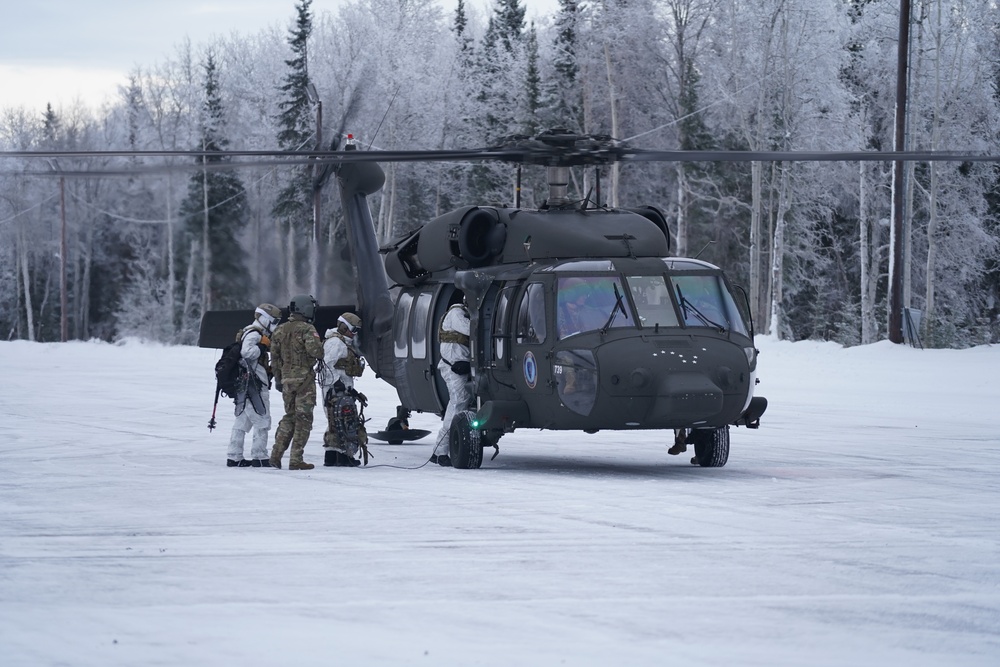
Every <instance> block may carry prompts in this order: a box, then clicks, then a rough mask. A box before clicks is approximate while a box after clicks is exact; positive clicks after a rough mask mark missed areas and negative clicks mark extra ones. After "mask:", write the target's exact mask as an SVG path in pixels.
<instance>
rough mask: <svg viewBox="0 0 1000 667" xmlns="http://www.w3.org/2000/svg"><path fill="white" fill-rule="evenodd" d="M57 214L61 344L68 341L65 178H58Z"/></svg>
mask: <svg viewBox="0 0 1000 667" xmlns="http://www.w3.org/2000/svg"><path fill="white" fill-rule="evenodd" d="M59 213H60V217H61V218H62V224H61V227H62V229H61V230H60V240H59V309H60V311H61V312H60V322H59V331H60V337H61V339H62V342H64V343H65V342H66V341H67V340H69V317H68V315H67V312H66V308H67V305H66V302H67V301H68V299H67V297H66V177H65V176H60V177H59Z"/></svg>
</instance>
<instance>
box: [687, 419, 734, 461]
mask: <svg viewBox="0 0 1000 667" xmlns="http://www.w3.org/2000/svg"><path fill="white" fill-rule="evenodd" d="M688 438H689V440H693V441H694V455H695V457H696V458H697V461H698V465H700V466H701V467H702V468H721V467H722V466H724V465H726V461H728V460H729V427H728V426H723V427H722V428H713V429H695V430H693V431H691V435H689V436H688Z"/></svg>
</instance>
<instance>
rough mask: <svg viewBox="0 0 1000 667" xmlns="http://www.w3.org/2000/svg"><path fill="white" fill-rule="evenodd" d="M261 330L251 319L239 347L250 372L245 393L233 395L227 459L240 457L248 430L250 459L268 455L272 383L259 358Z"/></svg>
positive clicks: (241, 458)
mask: <svg viewBox="0 0 1000 667" xmlns="http://www.w3.org/2000/svg"><path fill="white" fill-rule="evenodd" d="M263 332H264V328H263V326H261V324H260V322H254V323H253V324H251V325H250V326H248V327H246V328H245V329H243V331H242V332H241V334H240V335H241V336H242V339H243V344H242V345H241V346H240V356H242V361H241V362H240V363H243V364H246V367H247V368H248V369H249V371H250V379H249V381H248V382H247V388H246V391H245V392H240V394H239V395H238V396H237V398H236V421H235V422H233V431H232V433H231V434H230V435H229V453H228V458H230V459H231V460H233V461H242V460H243V443H244V440H245V438H246V434H247V432H248V431H251V430H252V431H253V436H252V440H251V444H250V458H251V459H257V460H261V459H264V460H266V459H267V458H268V455H269V454H268V449H267V432H268V431H269V430H271V399H270V394H271V391H270V389H271V382H270V378H268V376H267V368H266V367H265V365H264V364H265V363H266V361H267V358H266V356H265V358H264V359H263V360H262V359H261V355H262V354H263V353H262V352H261V349H260V347H259V344H260V341H261V336H262V334H263Z"/></svg>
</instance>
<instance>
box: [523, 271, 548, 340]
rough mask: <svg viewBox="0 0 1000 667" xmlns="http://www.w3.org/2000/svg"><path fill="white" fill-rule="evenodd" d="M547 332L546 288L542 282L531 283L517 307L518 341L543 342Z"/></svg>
mask: <svg viewBox="0 0 1000 667" xmlns="http://www.w3.org/2000/svg"><path fill="white" fill-rule="evenodd" d="M545 334H546V331H545V289H544V287H543V285H542V283H531V284H529V285H528V288H527V289H526V290H525V291H524V296H522V297H521V304H520V306H518V309H517V342H518V343H528V344H535V343H541V342H543V341H544V340H545Z"/></svg>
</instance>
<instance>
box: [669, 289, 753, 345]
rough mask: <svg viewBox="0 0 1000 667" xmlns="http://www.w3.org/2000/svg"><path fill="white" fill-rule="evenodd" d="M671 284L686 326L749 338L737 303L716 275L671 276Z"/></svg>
mask: <svg viewBox="0 0 1000 667" xmlns="http://www.w3.org/2000/svg"><path fill="white" fill-rule="evenodd" d="M670 283H671V285H672V288H673V292H674V297H675V298H676V300H677V303H678V305H679V306H680V310H681V317H682V318H683V322H684V325H685V326H689V327H710V328H713V329H718V330H719V331H735V332H738V333H741V334H743V335H745V336H748V335H749V333H748V332H747V328H746V325H745V324H744V322H743V317H742V316H741V315H740V312H739V309H738V308H737V307H736V302H735V301H734V300H733V297H732V295H730V294H729V290H727V289H726V287H725V285H724V284H723V283H722V281H721V280H720V279H719V277H718V276H714V275H672V276H670Z"/></svg>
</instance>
